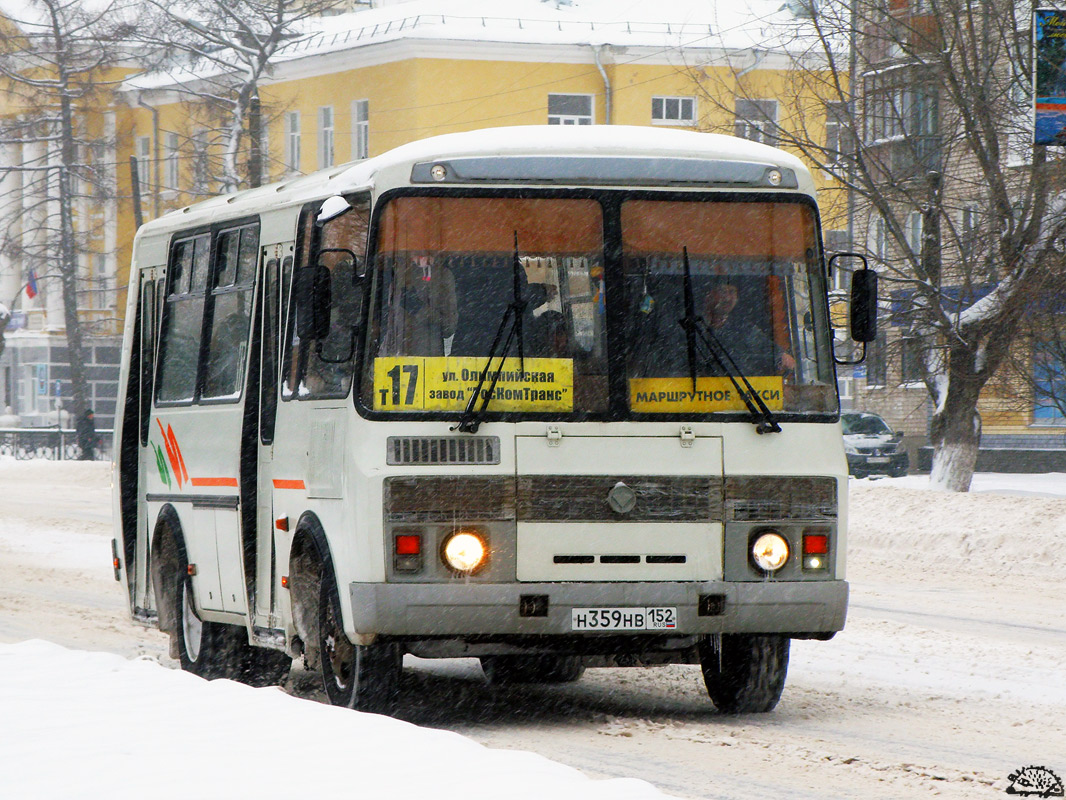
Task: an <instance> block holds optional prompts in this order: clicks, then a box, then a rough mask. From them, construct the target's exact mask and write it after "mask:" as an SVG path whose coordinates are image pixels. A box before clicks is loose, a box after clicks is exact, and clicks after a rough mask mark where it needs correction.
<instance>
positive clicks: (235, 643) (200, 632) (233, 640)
mask: <svg viewBox="0 0 1066 800" xmlns="http://www.w3.org/2000/svg"><path fill="white" fill-rule="evenodd" d="M175 599H176V600H177V621H178V624H177V631H176V635H177V637H178V660H179V661H180V662H181V668H182V669H183V670H185V671H186V672H191V673H192V674H194V675H199V676H200V677H201V678H206V679H207V680H214V679H215V678H230V679H233V680H236V679H237V677H238V676H239V675H240V673H241V667H242V663H243V660H244V659H243V649H244V647H246V646H247V643H245V642H243V641H242V639H243V637H244V631H243V630H241V629H240V628H238V627H236V626H234V625H222V624H220V623H218V622H207V621H205V620H203V619H201V618H200V614H199V612H197V610H196V604H195V603H194V602H193V593H192V586H191V584H190V582H189V579H188V578H186V579H184V580H182V581H181V586H180V588H179V591H178V592H177V597H176V598H175Z"/></svg>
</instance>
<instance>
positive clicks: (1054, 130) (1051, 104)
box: [1033, 8, 1066, 145]
mask: <svg viewBox="0 0 1066 800" xmlns="http://www.w3.org/2000/svg"><path fill="white" fill-rule="evenodd" d="M1033 36H1034V38H1035V40H1036V46H1035V47H1034V49H1033V55H1034V58H1035V64H1034V65H1033V75H1034V84H1035V86H1034V87H1033V88H1034V92H1033V96H1034V98H1035V101H1036V103H1035V105H1036V125H1035V126H1034V128H1033V131H1034V137H1033V143H1034V144H1052V145H1066V10H1056V9H1050V8H1038V9H1036V10H1035V11H1034V12H1033Z"/></svg>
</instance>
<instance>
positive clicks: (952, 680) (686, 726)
mask: <svg viewBox="0 0 1066 800" xmlns="http://www.w3.org/2000/svg"><path fill="white" fill-rule="evenodd" d="M1044 480H1045V481H1046V483H1045V484H1044V485H1043V486H1040V485H1038V484H1037V483H1036V482H1035V480H1033V479H1030V480H1029V481H1028V482H1026V483H1023V484H1022V486H1023V488H1022V489H1021V490H1019V489H1018V487H1017V486H1015V485H1014V484H1010V483H1007V482H1004V481H1000V482H996V481H995V480H994V479H986V480H985V481H984V483H982V482H978V484H977V486H978V487H979V488H980V487H982V486H984V487H985V488H989V489H991V490H995V489H997V488H999V489H1011V490H1014V493H1012V494H1003V493H997V492H996V491H984V492H980V493H973V494H971V495H964V496H956V495H940V494H934V493H931V492H928V491H924V490H921V489H918V488H913V487H914V485H915V479H913V478H911V479H903V480H902V481H880V482H871V481H860V482H853V484H852V499H853V502H852V515H851V523H850V534H849V535H850V557H849V564H850V566H849V580H851V582H852V602H851V606H850V612H849V620H848V626H847V629H846V630H845V631H844V632H843V633H842V634H840V635H838V636H837V637H836V638H835V639H833V640H832V641H830V642H794V643H793V649H792V663H791V669H790V675H789V682H788V685H787V686H786V689H785V693H784V695H783V697H782V700H781V703H780V705H779V706H778V708H777V710H776V711H775V712H773V713H772V714H769V715H763V716H758V717H741V718H731V717H723V716H720V715H718V714H717V713H716V712H715V711H714V709H713V707H712V706H711V704H710V701H709V700H708V698H707V696H706V693H705V691H704V689H703V685H702V682H701V680H700V677H699V670H698V668H696V667H679V666H673V667H663V668H659V669H653V670H622V669H611V670H589V671H587V672H586V674H585V677H584V678H582V680H581V681H580V682H578V683H576V684H573V685H569V686H563V687H547V686H543V687H541V686H527V687H520V688H505V687H490V686H488V685H487V684H486V683H485V682H484V680H483V677H482V675H481V672H480V668H479V667H478V666H477V662H475V661H469V660H459V661H447V662H443V661H433V662H431V661H419V660H416V659H411V658H410V657H408V661H407V667H408V668H407V670H406V672H405V677H404V692H403V699H402V701H401V707H400V710H399V714H398V716H399V717H400V718H401V719H404V720H406V721H409V722H413V723H416V724H419V725H426V726H429V727H434V728H444V729H448V730H451V731H455V732H458V733H461V734H463V735H465V736H467V737H469V738H471V739H474V740H475V741H478V742H481V743H483V744H487V745H489V746H490V747H494V748H504V749H512V750H516V749H517V750H531V751H534V752H536V753H539V754H541V755H544V756H547V757H548V758H551V759H553V760H555V761H559V762H562V763H563V764H567V765H570V766H574V767H577V768H579V769H580V770H582V771H583V772H585V773H586V774H587V775H590V776H592V777H597V778H608V777H630V778H641V779H643V780H645V781H648V782H650V783H651V784H653V785H654V786H656V787H658V788H659V789H661V790H662V791H664V792H666V793H668V794H672V795H676V796H679V797H691V798H750V797H757V796H761V797H782V798H792V797H794V798H855V797H862V798H909V797H915V798H918V797H923V798H924V797H927V796H929V795H932V794H936V795H938V796H940V797H945V798H981V797H987V798H993V797H1000V796H1003V794H1004V791H1005V789H1006V788H1007V786H1008V784H1009V780H1008V776H1009V774H1010V773H1011V772H1013V771H1015V770H1017V769H1019V768H1021V767H1025V766H1027V765H1030V764H1036V765H1046V766H1047V767H1049V768H1051V769H1052V770H1054V771H1055V772H1056V773H1057V774H1058V775H1060V776H1066V725H1063V722H1062V721H1063V719H1064V714H1066V613H1064V610H1066V558H1063V556H1062V555H1061V552H1062V547H1063V542H1066V497H1063V496H1059V497H1056V496H1052V495H1056V494H1057V495H1064V496H1066V476H1061V475H1060V476H1051V477H1049V478H1046V479H1044ZM1026 492H1027V493H1026ZM0 509H2V512H0V643H13V642H20V641H22V640H25V639H29V638H38V639H45V640H48V641H51V642H55V643H58V644H61V645H63V646H65V647H69V648H76V649H80V650H99V651H107V652H110V653H114V654H118V655H121V656H123V657H126V658H133V657H136V656H144V657H147V658H148V659H150V660H153V661H158V662H159V663H161V664H164V665H167V666H173V662H171V661H170V660H169V658H167V655H166V652H167V648H166V640H165V637H163V636H162V635H161V634H159V633H158V632H157V631H152V630H145V629H142V628H139V627H137V626H134V625H133V624H132V623H130V622H129V621H128V618H127V616H126V612H125V601H124V597H123V595H122V593H121V590H120V588H119V585H118V584H117V583H115V582H114V580H113V579H112V575H111V569H110V563H109V562H110V549H109V548H110V544H109V543H110V538H111V535H112V533H111V529H110V522H109V518H110V507H109V490H108V474H107V472H106V467H105V466H104V465H97V464H40V463H25V462H24V463H16V462H11V461H0ZM286 688H287V691H289V692H290V693H292V694H295V695H297V696H300V697H304V698H307V699H308V700H311V701H314V700H321V695H320V692H319V690H318V688H317V686H316V684H315V680H314V679H313V677H312V676H310V675H308V674H307V673H304V672H302V671H300V670H296V671H294V673H293V676H292V678H291V679H290V682H289V684H288V685H287V687H286ZM57 724H60V721H59V720H57ZM2 739H3V733H2V732H0V740H2ZM3 780H4V779H3V776H2V775H0V796H4V793H3V791H2V787H3ZM627 786H632V784H627Z"/></svg>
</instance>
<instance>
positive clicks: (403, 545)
mask: <svg viewBox="0 0 1066 800" xmlns="http://www.w3.org/2000/svg"><path fill="white" fill-rule="evenodd" d="M421 552H422V537H421V536H419V535H418V534H417V533H401V534H398V535H397V536H396V555H398V556H417V555H418V554H419V553H421Z"/></svg>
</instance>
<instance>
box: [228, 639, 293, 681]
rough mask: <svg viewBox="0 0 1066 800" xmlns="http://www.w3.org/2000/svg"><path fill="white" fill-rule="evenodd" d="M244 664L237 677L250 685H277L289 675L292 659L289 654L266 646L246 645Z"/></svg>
mask: <svg viewBox="0 0 1066 800" xmlns="http://www.w3.org/2000/svg"><path fill="white" fill-rule="evenodd" d="M245 647H246V648H247V649H246V651H245V654H244V655H245V657H244V664H243V666H242V667H241V674H240V675H239V676H238V677H237V680H239V681H240V682H241V683H246V684H248V685H249V686H277V685H278V684H279V683H281V682H282V681H283V680H285V678H287V677H288V675H289V669H290V668H291V667H292V659H291V658H289V656H288V654H286V653H282V652H280V651H278V650H268V649H266V648H265V647H252V646H251V645H246V646H245Z"/></svg>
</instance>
